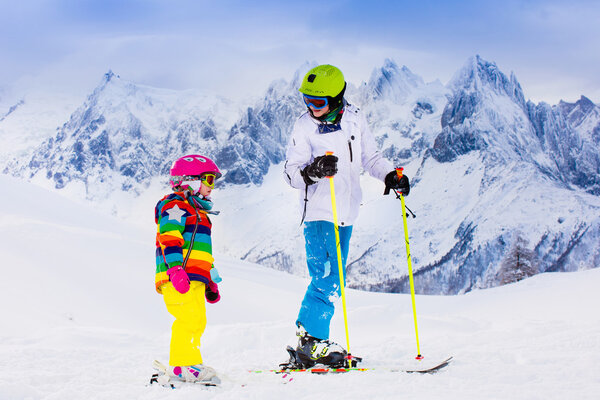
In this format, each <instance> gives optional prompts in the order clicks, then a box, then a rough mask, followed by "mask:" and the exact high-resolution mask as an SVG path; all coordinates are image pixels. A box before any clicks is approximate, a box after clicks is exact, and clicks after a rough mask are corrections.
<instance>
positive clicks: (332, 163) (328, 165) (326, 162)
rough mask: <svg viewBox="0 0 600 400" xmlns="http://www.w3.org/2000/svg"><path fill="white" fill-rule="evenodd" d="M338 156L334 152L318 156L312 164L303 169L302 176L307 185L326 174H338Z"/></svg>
mask: <svg viewBox="0 0 600 400" xmlns="http://www.w3.org/2000/svg"><path fill="white" fill-rule="evenodd" d="M337 162H338V158H337V157H336V156H334V155H332V154H328V155H325V156H319V157H316V158H315V159H314V160H313V162H312V164H309V165H307V166H306V167H305V168H304V169H303V170H302V177H303V178H304V182H306V184H307V185H312V184H313V183H316V182H317V180H319V179H322V178H325V177H326V176H334V175H335V174H337Z"/></svg>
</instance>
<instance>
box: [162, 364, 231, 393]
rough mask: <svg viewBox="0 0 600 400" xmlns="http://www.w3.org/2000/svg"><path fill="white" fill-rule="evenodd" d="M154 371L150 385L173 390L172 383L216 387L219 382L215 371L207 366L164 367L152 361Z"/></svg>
mask: <svg viewBox="0 0 600 400" xmlns="http://www.w3.org/2000/svg"><path fill="white" fill-rule="evenodd" d="M154 369H156V370H157V371H158V373H156V374H154V375H153V376H152V379H151V380H150V383H151V384H152V383H159V384H160V385H162V386H166V387H169V386H170V387H171V388H175V386H176V385H174V383H181V382H187V383H195V384H200V385H204V386H217V385H219V384H220V383H221V380H220V379H219V377H218V376H217V373H216V372H215V370H214V369H213V368H211V367H209V366H207V365H203V364H196V365H190V366H182V367H179V366H176V367H173V366H170V365H169V366H166V365H164V364H162V363H160V362H159V361H154Z"/></svg>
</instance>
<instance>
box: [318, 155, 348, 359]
mask: <svg viewBox="0 0 600 400" xmlns="http://www.w3.org/2000/svg"><path fill="white" fill-rule="evenodd" d="M325 155H328V156H330V155H333V151H327V152H325ZM327 178H329V188H330V189H331V209H332V210H333V226H334V228H335V247H336V249H337V263H338V269H339V275H340V289H341V291H342V306H343V309H344V326H345V329H346V347H347V348H348V356H347V359H348V366H349V367H353V363H352V353H351V352H350V337H349V335H348V313H347V311H346V291H345V290H344V287H345V284H344V267H343V266H342V248H341V244H340V232H339V226H338V217H337V207H336V205H335V204H336V203H335V188H334V185H333V176H328V177H327Z"/></svg>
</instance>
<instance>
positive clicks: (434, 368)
mask: <svg viewBox="0 0 600 400" xmlns="http://www.w3.org/2000/svg"><path fill="white" fill-rule="evenodd" d="M452 359H453V357H448V358H446V359H444V360H443V361H440V362H438V363H435V364H433V365H431V364H429V366H423V367H419V366H417V367H415V368H413V367H409V368H400V367H365V368H360V367H351V368H346V367H341V368H334V367H326V366H322V367H311V368H280V369H268V370H250V371H249V372H251V373H275V374H289V373H301V372H304V373H311V374H340V373H342V374H343V373H355V372H369V371H373V372H374V371H386V372H404V373H409V374H411V373H418V374H433V373H436V372H438V371H439V370H441V369H442V368H444V367H446V366H448V364H450V362H452Z"/></svg>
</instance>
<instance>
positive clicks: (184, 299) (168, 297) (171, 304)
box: [162, 281, 206, 366]
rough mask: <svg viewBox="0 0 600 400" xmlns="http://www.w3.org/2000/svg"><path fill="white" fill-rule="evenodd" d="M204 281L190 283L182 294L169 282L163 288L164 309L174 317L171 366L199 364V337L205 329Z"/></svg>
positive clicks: (200, 361)
mask: <svg viewBox="0 0 600 400" xmlns="http://www.w3.org/2000/svg"><path fill="white" fill-rule="evenodd" d="M204 290H205V286H204V283H202V282H198V281H192V282H190V290H189V291H188V292H187V293H185V294H181V293H179V292H178V291H177V290H175V288H174V287H173V285H172V284H171V282H169V283H166V284H165V285H163V287H162V294H163V299H164V301H165V304H166V306H167V310H168V311H169V313H170V314H171V315H172V316H173V317H175V322H173V326H172V327H171V352H170V356H169V364H170V365H171V366H187V365H195V364H202V354H201V353H200V337H201V336H202V333H204V328H206V302H205V299H204Z"/></svg>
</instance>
